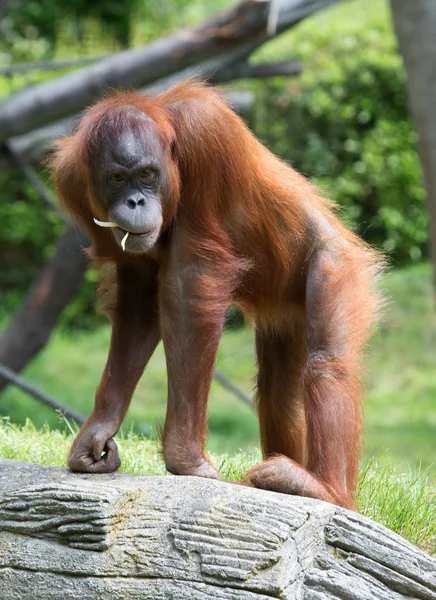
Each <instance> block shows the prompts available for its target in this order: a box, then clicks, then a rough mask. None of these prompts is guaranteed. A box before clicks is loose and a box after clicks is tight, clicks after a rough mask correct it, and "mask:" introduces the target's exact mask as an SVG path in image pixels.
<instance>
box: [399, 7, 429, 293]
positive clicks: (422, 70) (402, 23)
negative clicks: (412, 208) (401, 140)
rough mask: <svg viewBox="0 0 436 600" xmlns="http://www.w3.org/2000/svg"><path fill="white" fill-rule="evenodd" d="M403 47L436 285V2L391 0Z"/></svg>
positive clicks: (400, 47)
mask: <svg viewBox="0 0 436 600" xmlns="http://www.w3.org/2000/svg"><path fill="white" fill-rule="evenodd" d="M391 8H392V16H393V22H394V27H395V32H396V34H397V38H398V43H399V49H400V52H401V54H402V56H403V60H404V66H405V68H406V72H407V78H408V94H409V102H410V108H411V112H412V118H413V120H414V122H415V127H416V130H417V133H418V148H419V153H420V156H421V162H422V167H423V171H424V180H425V185H426V188H427V193H428V206H429V213H430V231H429V239H430V253H431V259H432V263H433V281H434V285H435V286H436V71H435V65H436V43H435V42H436V2H435V0H413V1H411V0H391Z"/></svg>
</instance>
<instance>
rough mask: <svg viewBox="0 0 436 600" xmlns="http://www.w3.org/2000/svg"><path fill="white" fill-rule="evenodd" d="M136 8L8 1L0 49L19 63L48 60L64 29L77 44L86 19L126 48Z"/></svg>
mask: <svg viewBox="0 0 436 600" xmlns="http://www.w3.org/2000/svg"><path fill="white" fill-rule="evenodd" d="M137 5H138V1H137V0H123V2H119V1H118V0H92V2H89V0H68V2H64V1H63V0H45V1H44V2H40V1H38V0H10V1H9V4H8V9H7V14H6V18H5V19H3V21H2V23H1V24H0V34H1V39H2V42H1V44H0V47H2V49H4V50H10V48H13V55H14V58H15V59H19V60H37V59H42V58H49V57H51V56H52V55H53V53H54V51H55V48H56V43H57V41H58V39H59V37H60V36H62V35H65V29H69V33H70V34H71V35H73V36H74V37H75V38H76V40H77V41H79V42H80V41H81V40H82V38H83V36H84V34H85V24H86V22H87V20H90V19H91V20H95V21H97V22H98V23H100V24H101V26H102V28H103V29H104V30H105V31H106V32H107V33H108V35H109V36H113V37H114V38H115V40H116V41H117V42H118V43H119V44H120V45H122V46H128V44H129V41H130V36H131V23H132V15H134V13H135V9H136V8H137Z"/></svg>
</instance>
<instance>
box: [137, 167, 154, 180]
mask: <svg viewBox="0 0 436 600" xmlns="http://www.w3.org/2000/svg"><path fill="white" fill-rule="evenodd" d="M154 175H155V171H154V169H152V168H151V167H144V168H143V169H141V170H140V172H139V176H140V178H141V179H145V180H149V179H152V178H153V177H154Z"/></svg>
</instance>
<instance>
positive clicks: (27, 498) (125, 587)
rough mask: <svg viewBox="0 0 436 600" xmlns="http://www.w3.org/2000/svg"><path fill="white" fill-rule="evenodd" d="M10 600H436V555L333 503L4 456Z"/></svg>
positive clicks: (2, 538) (4, 544) (1, 477)
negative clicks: (80, 469) (72, 470)
mask: <svg viewBox="0 0 436 600" xmlns="http://www.w3.org/2000/svg"><path fill="white" fill-rule="evenodd" d="M0 490H1V492H0V598H2V600H18V599H19V600H34V599H35V598H44V600H52V599H56V600H60V599H62V600H75V599H76V598H77V599H79V598H80V599H82V598H86V600H93V599H100V598H111V599H115V600H116V599H119V600H124V599H126V598H134V599H135V600H146V599H147V600H159V599H161V600H163V599H170V598H174V599H176V598H177V600H188V599H189V600H210V599H217V600H271V598H278V599H282V600H291V599H297V598H298V599H305V600H309V599H310V600H327V599H341V600H346V599H350V600H351V599H353V600H375V599H377V600H405V599H406V598H419V599H423V600H424V599H426V600H435V599H436V560H435V559H433V558H431V557H430V556H428V555H427V554H425V553H424V552H422V551H421V550H419V549H418V548H415V547H414V546H412V545H411V544H409V543H408V542H406V541H405V540H404V539H402V538H401V537H399V536H398V535H396V534H394V533H392V532H391V531H389V530H388V529H386V528H384V527H382V526H380V525H378V524H377V523H374V522H372V521H370V520H369V519H366V518H364V517H362V516H360V515H358V514H356V513H353V512H350V511H347V510H344V509H340V508H338V507H336V506H333V505H330V504H326V503H324V502H320V501H316V500H310V499H304V498H298V497H292V496H285V495H280V494H275V493H273V492H266V491H262V490H256V489H252V488H248V487H242V486H237V485H233V484H229V483H223V482H219V481H213V480H204V479H200V478H196V477H147V476H140V475H123V474H117V475H80V474H72V473H70V472H69V471H67V470H66V469H62V468H52V467H41V466H37V465H32V464H28V463H20V462H16V461H8V460H3V461H0Z"/></svg>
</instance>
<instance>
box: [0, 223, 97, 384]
mask: <svg viewBox="0 0 436 600" xmlns="http://www.w3.org/2000/svg"><path fill="white" fill-rule="evenodd" d="M80 243H83V238H80V236H79V234H78V232H77V231H76V230H75V229H73V228H72V227H68V229H67V230H66V232H65V233H64V235H63V236H62V237H61V238H59V240H58V243H57V245H56V250H55V254H54V255H53V257H52V258H51V259H50V260H49V262H48V263H47V264H46V265H45V267H44V268H43V269H42V271H41V273H40V274H39V275H38V277H37V278H36V280H35V282H34V283H33V285H32V287H31V288H30V290H29V292H28V294H27V296H26V298H25V300H24V302H23V304H22V305H21V307H20V308H19V310H18V311H17V313H16V314H15V315H14V316H13V317H12V320H11V322H10V323H9V325H8V327H7V328H6V329H5V331H3V332H2V334H1V335H0V363H2V364H4V365H6V366H7V367H9V368H10V369H12V370H13V371H15V372H16V373H19V372H20V371H21V369H23V368H24V367H25V366H26V365H27V363H28V362H29V361H30V360H31V359H32V358H33V357H34V356H35V355H36V354H37V353H38V352H39V351H40V350H41V349H42V348H43V347H44V346H45V345H46V344H47V342H48V341H49V339H50V334H51V332H52V329H53V327H54V326H55V325H56V323H57V320H58V318H59V316H60V315H61V313H62V311H63V310H64V308H65V307H66V306H67V304H68V303H69V302H70V301H71V300H72V298H73V297H74V295H75V294H76V292H78V290H79V289H80V286H81V285H82V281H83V276H84V273H85V271H86V266H87V259H86V257H85V254H84V252H83V250H82V249H81V248H80ZM6 385H7V382H6V381H5V380H4V379H1V378H0V391H1V390H2V389H3V388H4V387H5V386H6Z"/></svg>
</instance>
